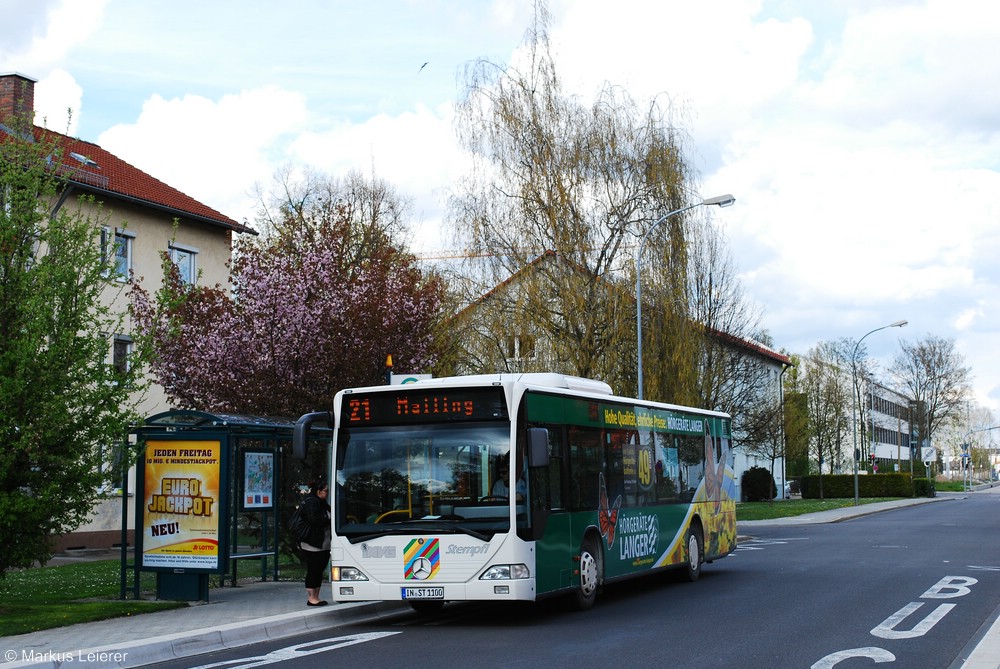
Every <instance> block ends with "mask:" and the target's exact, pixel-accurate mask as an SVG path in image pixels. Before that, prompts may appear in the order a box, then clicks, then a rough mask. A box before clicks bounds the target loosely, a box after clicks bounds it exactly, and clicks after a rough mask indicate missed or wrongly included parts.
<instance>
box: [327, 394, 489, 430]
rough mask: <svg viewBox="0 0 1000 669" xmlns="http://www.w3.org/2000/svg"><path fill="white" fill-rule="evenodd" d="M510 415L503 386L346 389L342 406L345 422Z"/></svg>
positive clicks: (393, 422)
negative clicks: (375, 391) (428, 388)
mask: <svg viewBox="0 0 1000 669" xmlns="http://www.w3.org/2000/svg"><path fill="white" fill-rule="evenodd" d="M507 417H508V413H507V403H506V401H505V400H504V395H503V392H502V390H501V389H500V388H440V389H434V390H396V391H389V392H380V393H359V394H354V393H347V394H345V395H344V396H343V405H342V406H341V421H342V422H343V424H345V425H406V424H411V423H426V422H442V421H443V422H459V421H480V420H503V419H506V418H507Z"/></svg>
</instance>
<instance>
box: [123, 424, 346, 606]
mask: <svg viewBox="0 0 1000 669" xmlns="http://www.w3.org/2000/svg"><path fill="white" fill-rule="evenodd" d="M294 425H295V421H293V420H291V419H284V418H265V417H259V416H247V415H232V414H213V413H206V412H202V411H192V410H172V411H167V412H164V413H160V414H156V415H154V416H150V417H148V418H146V420H145V421H144V422H143V424H142V425H140V426H137V427H134V428H133V429H132V430H131V431H130V433H131V434H133V435H135V440H136V444H137V449H138V452H137V457H136V461H135V465H136V470H135V472H136V475H135V480H136V485H135V488H136V489H135V500H134V503H135V558H134V560H133V564H132V566H131V569H132V571H133V574H132V576H133V584H132V589H133V596H134V597H135V598H138V597H139V581H140V574H141V572H143V571H151V572H155V573H156V596H157V598H158V599H176V600H189V601H193V600H202V601H207V600H208V577H209V575H211V574H218V575H219V576H220V580H221V582H222V584H225V580H226V576H227V575H228V576H230V577H231V580H232V584H233V585H236V582H237V579H238V566H239V564H240V561H242V560H247V559H254V560H258V561H259V563H260V578H261V580H267V578H268V574H270V575H271V577H272V578H274V579H275V580H276V579H277V577H278V556H279V538H280V536H281V535H280V533H281V515H280V509H281V497H282V490H283V486H282V485H281V482H282V476H283V472H282V454H283V453H291V448H292V433H293V429H294ZM329 434H330V430H329V429H328V428H327V429H323V428H320V431H319V433H318V435H317V436H319V437H320V438H321V439H322V438H326V439H329ZM123 492H124V494H123V496H122V535H123V536H122V538H123V541H122V563H121V564H122V566H121V590H122V592H121V596H122V598H123V599H124V598H125V597H126V590H127V580H128V570H129V569H130V567H129V565H128V561H127V546H128V542H127V540H126V533H127V529H126V528H127V516H128V507H127V505H128V503H129V501H128V491H127V490H125V491H123Z"/></svg>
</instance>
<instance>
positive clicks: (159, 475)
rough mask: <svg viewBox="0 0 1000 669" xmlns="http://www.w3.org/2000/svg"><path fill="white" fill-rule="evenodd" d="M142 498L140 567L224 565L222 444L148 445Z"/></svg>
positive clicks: (184, 442)
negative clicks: (221, 548)
mask: <svg viewBox="0 0 1000 669" xmlns="http://www.w3.org/2000/svg"><path fill="white" fill-rule="evenodd" d="M144 471H145V475H144V484H145V487H144V489H143V490H144V493H143V500H142V532H143V536H142V567H143V568H153V569H157V568H164V569H205V570H215V569H218V568H219V567H220V564H221V563H220V557H219V527H220V524H221V519H220V516H221V513H222V498H221V485H220V483H221V481H220V479H221V472H222V447H221V443H220V442H219V441H182V440H170V441H148V442H146V455H145V463H144Z"/></svg>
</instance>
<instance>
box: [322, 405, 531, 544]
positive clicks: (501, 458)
mask: <svg viewBox="0 0 1000 669" xmlns="http://www.w3.org/2000/svg"><path fill="white" fill-rule="evenodd" d="M338 442H339V443H338V444H337V458H336V462H337V469H336V476H335V479H334V480H335V481H336V483H337V485H336V497H335V499H334V517H335V523H334V529H335V532H336V534H337V535H338V536H343V537H345V538H347V539H348V540H350V541H352V542H357V541H364V540H366V539H367V538H369V537H371V536H373V535H384V534H419V533H424V532H428V531H434V532H465V533H470V534H474V535H476V536H483V537H486V538H489V537H491V536H492V535H493V534H495V533H497V532H506V531H508V530H509V529H510V511H509V508H510V505H509V494H508V493H507V492H506V490H507V488H506V484H505V483H503V482H502V479H503V478H504V477H503V476H501V470H503V471H504V473H506V471H507V468H508V464H507V463H508V462H509V460H508V458H509V457H510V424H509V423H506V422H501V423H491V422H476V423H461V424H427V425H407V426H398V427H385V426H383V427H378V428H372V427H363V428H350V429H341V431H340V434H339V439H338ZM498 481H500V482H501V483H502V485H501V483H498ZM516 490H517V491H518V492H517V493H516V494H517V504H518V508H519V513H520V514H521V515H523V511H524V509H525V508H526V503H527V502H526V500H524V499H523V496H524V495H522V492H526V491H525V489H524V486H523V485H519V486H518V487H517V488H516Z"/></svg>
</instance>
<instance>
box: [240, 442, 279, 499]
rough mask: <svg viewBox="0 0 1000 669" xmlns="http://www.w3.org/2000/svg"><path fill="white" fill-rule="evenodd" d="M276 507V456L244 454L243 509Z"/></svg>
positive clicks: (258, 453)
mask: <svg viewBox="0 0 1000 669" xmlns="http://www.w3.org/2000/svg"><path fill="white" fill-rule="evenodd" d="M273 506H274V454H273V453H262V452H257V451H247V452H246V453H244V454H243V508H244V509H247V510H250V509H270V508H272V507H273Z"/></svg>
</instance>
